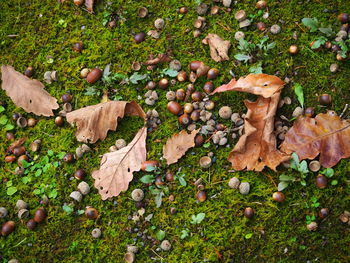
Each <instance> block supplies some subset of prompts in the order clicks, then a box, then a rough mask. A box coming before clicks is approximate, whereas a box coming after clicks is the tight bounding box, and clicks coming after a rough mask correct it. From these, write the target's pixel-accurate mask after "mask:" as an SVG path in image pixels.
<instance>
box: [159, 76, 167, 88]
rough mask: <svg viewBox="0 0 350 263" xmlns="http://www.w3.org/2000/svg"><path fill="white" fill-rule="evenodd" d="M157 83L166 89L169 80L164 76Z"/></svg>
mask: <svg viewBox="0 0 350 263" xmlns="http://www.w3.org/2000/svg"><path fill="white" fill-rule="evenodd" d="M158 85H159V87H161V88H162V89H166V88H167V87H168V86H169V80H167V79H166V78H163V79H161V80H160V81H159V82H158Z"/></svg>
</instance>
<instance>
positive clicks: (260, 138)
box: [214, 74, 290, 171]
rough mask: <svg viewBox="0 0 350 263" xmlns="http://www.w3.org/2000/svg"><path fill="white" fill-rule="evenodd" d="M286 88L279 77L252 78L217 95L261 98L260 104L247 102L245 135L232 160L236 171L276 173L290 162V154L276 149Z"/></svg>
mask: <svg viewBox="0 0 350 263" xmlns="http://www.w3.org/2000/svg"><path fill="white" fill-rule="evenodd" d="M283 85H284V82H283V81H282V80H281V79H280V78H278V77H276V76H271V75H266V74H250V75H248V76H247V77H245V78H240V79H239V80H238V81H235V80H232V81H230V83H229V84H226V85H223V86H221V87H219V88H217V89H216V90H215V91H214V93H216V92H224V91H228V90H236V91H242V92H248V93H252V94H255V95H259V97H258V99H257V101H256V102H251V101H249V100H245V101H244V103H245V105H246V106H247V108H248V111H247V114H246V117H245V122H244V133H243V135H242V136H241V137H240V138H239V141H238V142H237V144H236V145H235V147H234V148H233V150H232V151H231V152H230V154H229V157H228V160H229V161H230V162H231V164H232V167H233V168H234V169H235V170H243V169H245V168H247V170H255V171H262V170H263V169H264V167H265V166H268V167H270V168H271V169H272V170H276V167H277V166H278V165H279V164H280V163H281V162H284V161H287V160H289V159H290V156H289V155H288V154H285V153H282V152H280V151H278V150H277V149H276V136H275V134H274V118H275V114H276V110H277V106H278V102H279V99H280V95H281V89H282V88H283Z"/></svg>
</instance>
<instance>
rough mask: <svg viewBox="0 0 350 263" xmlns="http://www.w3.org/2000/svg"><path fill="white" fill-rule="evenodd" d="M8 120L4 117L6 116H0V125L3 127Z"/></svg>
mask: <svg viewBox="0 0 350 263" xmlns="http://www.w3.org/2000/svg"><path fill="white" fill-rule="evenodd" d="M7 121H8V119H7V117H6V115H2V116H1V117H0V125H5V124H6V123H7Z"/></svg>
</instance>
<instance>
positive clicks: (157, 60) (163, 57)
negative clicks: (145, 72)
mask: <svg viewBox="0 0 350 263" xmlns="http://www.w3.org/2000/svg"><path fill="white" fill-rule="evenodd" d="M170 61H171V58H170V56H169V55H168V54H167V53H165V54H158V56H157V57H155V58H154V56H151V57H150V59H149V60H147V61H146V62H145V63H144V65H146V66H149V65H156V64H158V63H164V62H170Z"/></svg>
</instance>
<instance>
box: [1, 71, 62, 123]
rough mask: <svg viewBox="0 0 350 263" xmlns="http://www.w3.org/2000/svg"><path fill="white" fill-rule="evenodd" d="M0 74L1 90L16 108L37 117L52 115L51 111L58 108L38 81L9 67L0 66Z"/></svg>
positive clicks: (55, 101)
mask: <svg viewBox="0 0 350 263" xmlns="http://www.w3.org/2000/svg"><path fill="white" fill-rule="evenodd" d="M1 72H2V76H1V79H2V85H1V88H2V89H3V90H5V91H6V94H7V96H9V97H10V98H11V99H12V101H13V103H14V104H16V106H17V107H21V108H22V109H24V110H25V111H26V112H28V113H30V112H32V113H34V114H35V115H38V116H40V115H42V116H53V115H54V114H53V112H52V110H55V109H58V107H59V105H58V104H57V100H56V99H55V98H54V97H51V96H50V94H49V93H48V92H47V91H46V90H45V89H44V88H45V86H44V85H43V84H42V83H41V82H40V81H38V80H36V79H30V78H28V77H27V76H25V75H23V74H21V73H19V72H18V71H16V70H15V69H14V68H13V67H11V66H4V65H3V66H1Z"/></svg>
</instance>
